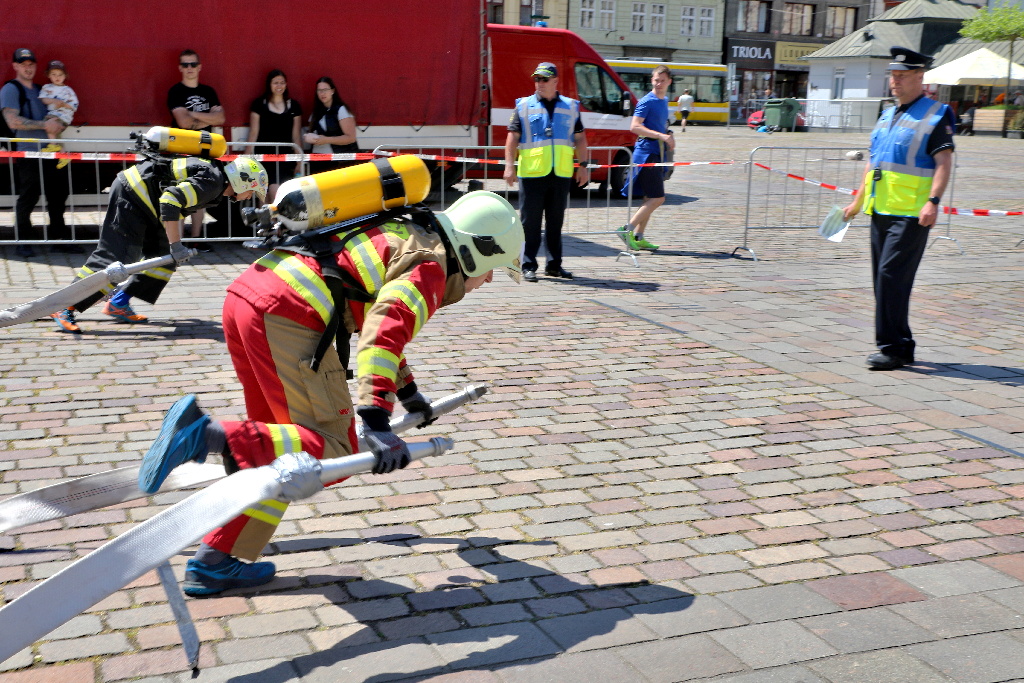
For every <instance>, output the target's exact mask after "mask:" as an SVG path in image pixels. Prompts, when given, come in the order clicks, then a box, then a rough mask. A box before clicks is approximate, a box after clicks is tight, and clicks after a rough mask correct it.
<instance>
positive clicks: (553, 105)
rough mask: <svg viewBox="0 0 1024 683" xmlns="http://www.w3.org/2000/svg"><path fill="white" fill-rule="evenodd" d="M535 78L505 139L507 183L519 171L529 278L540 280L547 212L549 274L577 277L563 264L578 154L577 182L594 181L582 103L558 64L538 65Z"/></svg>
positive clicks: (525, 276) (513, 180) (546, 270)
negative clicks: (565, 86)
mask: <svg viewBox="0 0 1024 683" xmlns="http://www.w3.org/2000/svg"><path fill="white" fill-rule="evenodd" d="M533 82H534V84H535V85H536V87H537V91H536V92H535V93H534V94H533V95H531V96H530V97H521V98H519V99H517V100H516V109H515V111H514V112H512V119H511V120H510V121H509V124H508V137H507V138H506V139H505V182H506V183H508V184H509V185H515V184H516V176H517V175H518V178H519V210H520V212H521V215H522V221H523V229H524V230H525V232H526V246H525V248H524V256H523V279H524V280H526V281H527V282H536V281H537V252H538V251H540V228H541V219H542V218H543V217H545V216H546V217H547V231H546V233H545V239H544V244H545V246H546V247H547V250H548V262H547V266H546V267H545V268H544V273H545V274H546V275H548V276H550V277H561V278H566V279H568V280H571V279H572V273H570V272H569V271H567V270H565V269H564V268H562V222H563V221H564V219H565V207H566V206H567V205H568V203H569V189H570V187H571V184H572V177H573V171H574V169H573V155H574V154H575V157H576V159H579V160H580V166H579V168H578V169H576V170H575V176H576V182H577V183H579V184H580V186H581V187H582V186H583V185H586V184H587V183H588V182H589V181H590V171H588V170H587V161H586V159H587V135H586V133H585V132H584V130H583V121H582V119H581V118H580V103H579V102H578V101H576V100H571V99H569V98H568V97H563V96H562V95H560V94H559V93H558V68H557V67H556V66H555V65H554V64H552V63H551V62H541V63H540V64H538V65H537V68H536V69H534V70H533ZM517 150H518V167H517V166H516V160H517V154H516V152H517Z"/></svg>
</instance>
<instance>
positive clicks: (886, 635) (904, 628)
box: [798, 602, 936, 652]
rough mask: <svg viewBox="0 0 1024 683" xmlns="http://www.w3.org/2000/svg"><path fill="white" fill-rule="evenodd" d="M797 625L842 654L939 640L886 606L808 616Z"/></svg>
mask: <svg viewBox="0 0 1024 683" xmlns="http://www.w3.org/2000/svg"><path fill="white" fill-rule="evenodd" d="M916 604H918V605H927V604H928V603H927V602H925V603H916ZM798 623H799V624H800V625H801V626H803V627H804V628H806V629H807V630H809V631H810V632H811V633H813V634H814V635H816V636H818V637H819V638H821V639H822V640H825V641H827V642H828V643H829V644H831V645H832V646H833V647H835V648H836V649H837V650H839V651H840V652H862V651H865V650H879V649H883V648H886V647H892V646H899V645H909V644H911V643H921V642H925V641H929V640H935V639H936V636H935V634H934V633H932V632H929V631H926V630H925V629H923V628H920V627H919V626H916V625H915V624H914V623H913V622H912V621H908V620H907V619H904V618H902V617H900V616H897V615H896V614H893V613H892V612H890V611H889V610H888V609H887V608H885V607H873V608H870V609H863V610H856V611H853V612H840V613H838V614H826V615H824V616H820V617H809V618H806V619H800V620H799V621H798Z"/></svg>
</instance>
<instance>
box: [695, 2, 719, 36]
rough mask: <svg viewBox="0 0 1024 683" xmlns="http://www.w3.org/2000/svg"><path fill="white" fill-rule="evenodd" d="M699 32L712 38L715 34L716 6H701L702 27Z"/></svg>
mask: <svg viewBox="0 0 1024 683" xmlns="http://www.w3.org/2000/svg"><path fill="white" fill-rule="evenodd" d="M698 33H699V34H700V35H701V36H704V37H706V38H710V37H712V36H714V35H715V8H714V7H701V8H700V29H699V31H698Z"/></svg>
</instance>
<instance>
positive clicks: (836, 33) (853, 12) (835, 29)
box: [825, 7, 857, 38]
mask: <svg viewBox="0 0 1024 683" xmlns="http://www.w3.org/2000/svg"><path fill="white" fill-rule="evenodd" d="M856 25H857V8H856V7H829V8H828V15H827V16H826V17H825V37H826V38H842V37H843V36H847V35H850V34H851V33H853V27H854V26H856Z"/></svg>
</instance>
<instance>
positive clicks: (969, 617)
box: [891, 589, 1024, 638]
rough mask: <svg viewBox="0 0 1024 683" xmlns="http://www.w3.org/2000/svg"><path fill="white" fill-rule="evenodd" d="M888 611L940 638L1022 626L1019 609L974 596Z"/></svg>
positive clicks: (946, 599) (962, 596)
mask: <svg viewBox="0 0 1024 683" xmlns="http://www.w3.org/2000/svg"><path fill="white" fill-rule="evenodd" d="M1010 590H1014V589H1010ZM891 609H892V611H893V612H896V613H897V614H901V615H903V616H904V617H906V618H907V619H910V620H911V621H913V622H914V623H916V624H920V625H921V626H923V627H924V628H926V629H928V630H929V631H931V632H933V633H936V634H938V635H940V636H942V637H943V638H955V637H957V636H968V635H974V634H976V633H989V632H991V631H1002V630H1006V629H1012V628H1019V627H1020V626H1021V625H1022V623H1024V617H1022V616H1021V613H1020V611H1019V610H1016V609H1011V608H1008V607H1005V606H1004V605H1001V604H999V603H998V602H996V601H993V600H990V599H989V598H987V597H985V596H983V595H978V594H967V595H951V596H949V597H945V598H932V599H931V600H926V601H924V602H919V603H912V604H907V605H893V606H892V608H891Z"/></svg>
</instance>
